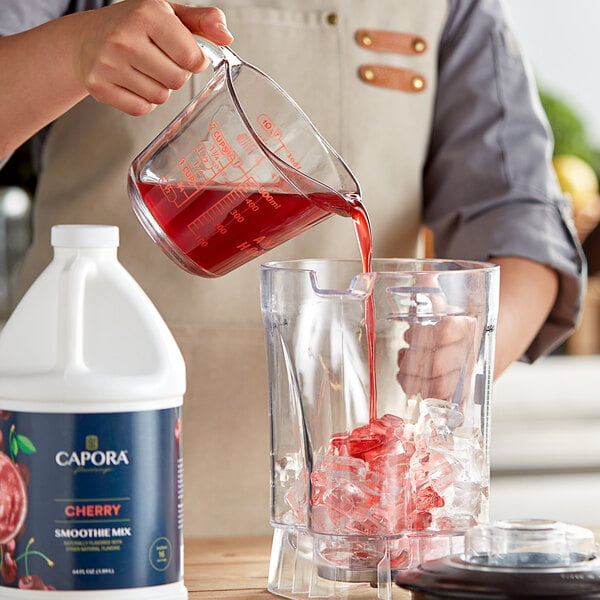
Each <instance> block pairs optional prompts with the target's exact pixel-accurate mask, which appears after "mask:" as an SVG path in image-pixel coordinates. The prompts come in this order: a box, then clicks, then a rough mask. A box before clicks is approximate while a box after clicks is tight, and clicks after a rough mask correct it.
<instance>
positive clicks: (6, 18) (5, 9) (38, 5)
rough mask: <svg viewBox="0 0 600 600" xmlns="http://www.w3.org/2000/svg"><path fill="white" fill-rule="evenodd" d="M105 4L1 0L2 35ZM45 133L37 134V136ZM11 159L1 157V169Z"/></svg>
mask: <svg viewBox="0 0 600 600" xmlns="http://www.w3.org/2000/svg"><path fill="white" fill-rule="evenodd" d="M105 4H106V0H75V1H71V0H1V1H0V37H2V36H6V35H13V34H15V33H21V32H22V31H26V30H28V29H33V28H34V27H38V26H39V25H41V24H42V23H46V22H47V21H51V20H52V19H57V18H59V17H62V16H64V15H65V14H67V13H70V12H80V11H83V10H92V9H94V8H100V7H102V6H104V5H105ZM43 135H44V134H43V133H41V134H37V136H36V137H39V136H41V137H43ZM39 147H40V144H36V149H37V150H39ZM9 159H10V156H4V157H0V169H2V167H3V166H4V165H5V164H6V163H7V162H8V161H9ZM36 162H37V157H36Z"/></svg>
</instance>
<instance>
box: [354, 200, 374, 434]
mask: <svg viewBox="0 0 600 600" xmlns="http://www.w3.org/2000/svg"><path fill="white" fill-rule="evenodd" d="M349 205H350V210H349V214H350V216H351V217H352V220H353V221H354V231H355V232H356V239H357V241H358V249H359V252H360V258H361V263H362V269H363V272H364V273H370V272H371V259H372V257H373V236H372V234H371V224H370V222H369V215H368V214H367V210H366V208H365V206H364V204H363V203H362V202H361V201H360V199H359V198H349ZM365 332H366V337H367V356H368V361H369V423H373V422H374V421H375V420H376V419H377V378H376V373H375V368H376V364H375V341H376V333H375V302H374V301H373V295H372V294H369V296H368V297H367V299H366V301H365Z"/></svg>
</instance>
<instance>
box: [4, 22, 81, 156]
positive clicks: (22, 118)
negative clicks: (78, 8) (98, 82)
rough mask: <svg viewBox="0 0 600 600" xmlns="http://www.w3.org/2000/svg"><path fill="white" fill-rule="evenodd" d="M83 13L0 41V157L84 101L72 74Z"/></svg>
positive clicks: (78, 84) (75, 78) (79, 83)
mask: <svg viewBox="0 0 600 600" xmlns="http://www.w3.org/2000/svg"><path fill="white" fill-rule="evenodd" d="M85 18H86V16H85V15H84V13H81V14H79V15H70V16H68V17H62V18H60V19H56V20H54V21H50V22H48V23H46V24H44V25H41V26H40V27H36V28H35V29H31V30H29V31H25V32H23V33H19V34H16V35H12V36H8V37H4V38H0V62H1V63H2V69H0V131H1V132H2V135H1V138H0V157H3V156H7V155H9V154H10V153H11V152H13V151H14V150H15V149H16V148H18V147H19V146H20V145H21V144H22V143H23V142H25V141H26V140H27V139H29V138H30V137H31V136H32V135H33V134H34V133H36V132H37V131H39V130H40V129H42V128H43V127H44V126H46V125H48V123H50V122H52V121H53V120H54V119H56V118H57V117H59V116H60V115H62V114H63V113H65V112H66V111H67V110H69V109H70V108H71V107H72V106H73V105H75V104H76V103H77V102H79V101H80V100H81V99H83V98H84V97H85V96H86V95H87V90H86V89H85V87H84V85H83V83H82V82H81V81H78V79H77V77H76V75H75V71H74V61H73V57H74V55H75V45H76V43H77V40H78V36H79V35H80V33H79V32H80V31H81V30H82V29H83V22H82V21H83V20H84V19H85Z"/></svg>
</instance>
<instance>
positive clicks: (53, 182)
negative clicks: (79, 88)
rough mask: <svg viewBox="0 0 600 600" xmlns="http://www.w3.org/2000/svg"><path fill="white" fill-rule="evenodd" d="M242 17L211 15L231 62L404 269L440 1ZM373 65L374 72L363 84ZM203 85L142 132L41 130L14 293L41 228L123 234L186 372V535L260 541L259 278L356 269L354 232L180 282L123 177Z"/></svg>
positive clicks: (262, 380) (246, 11) (312, 4)
mask: <svg viewBox="0 0 600 600" xmlns="http://www.w3.org/2000/svg"><path fill="white" fill-rule="evenodd" d="M205 4H206V3H205ZM248 4H250V2H248V0H223V1H222V2H220V3H219V6H220V7H221V8H223V10H224V11H225V13H226V15H227V19H228V24H229V26H230V29H231V30H232V31H233V32H234V34H235V38H236V39H235V42H234V45H233V47H234V49H236V50H237V51H238V53H239V54H240V55H241V56H242V57H244V58H246V59H247V60H248V61H250V62H252V63H254V64H255V65H256V66H258V67H259V68H261V69H263V70H264V71H265V72H267V73H269V74H270V75H271V76H272V77H273V78H274V79H275V80H276V81H277V82H278V83H280V84H281V85H282V87H284V89H286V90H287V91H288V92H289V93H290V94H291V96H293V97H294V98H295V99H296V100H297V102H298V103H299V104H300V106H302V107H303V109H304V110H305V112H306V113H307V114H308V115H309V116H310V118H311V119H312V120H313V122H314V123H315V125H316V126H317V128H318V129H319V130H320V132H321V133H322V134H323V135H324V137H325V138H326V139H327V140H328V141H329V142H330V143H331V144H332V145H333V146H334V147H335V148H336V149H337V150H338V152H339V153H340V154H341V155H342V156H343V157H344V159H345V160H346V162H347V163H348V164H349V166H350V168H351V169H352V170H353V171H354V173H355V175H356V176H357V178H358V180H359V181H360V183H361V186H362V190H363V194H364V201H365V204H366V206H367V208H368V210H369V213H370V216H371V220H372V222H373V229H374V242H375V255H376V256H379V257H384V256H396V257H398V256H410V255H414V253H415V251H416V246H417V238H418V230H419V222H420V203H421V171H422V167H423V163H424V160H425V156H426V151H427V145H428V137H429V129H430V126H431V116H432V107H433V100H434V94H435V83H436V82H435V72H436V62H437V46H438V41H439V37H440V34H441V30H442V27H443V24H444V21H445V17H446V11H447V2H446V0H402V1H400V0H375V1H367V0H297V1H290V0H257V1H256V2H254V3H253V4H255V5H257V6H256V7H255V8H248V7H247V5H248ZM365 28H366V29H367V30H368V31H370V32H373V35H372V36H371V37H369V36H367V37H364V36H363V37H362V38H361V39H360V42H359V40H358V38H357V37H356V32H357V31H359V30H362V29H365ZM378 30H388V31H392V32H404V33H409V34H417V35H418V36H420V38H419V39H421V38H422V40H424V41H425V42H426V49H425V50H424V51H422V50H423V45H422V44H421V45H420V46H419V45H413V46H414V48H416V49H417V50H418V51H419V52H420V53H415V52H413V51H412V50H411V47H409V48H408V52H409V53H408V54H407V53H401V52H381V51H374V50H373V49H371V48H370V47H369V44H373V40H374V41H375V42H376V43H375V44H374V46H375V48H376V49H377V48H378V47H379V43H380V42H381V41H382V40H383V42H384V43H385V42H386V39H387V38H385V36H384V37H383V38H381V39H380V38H379V37H378V35H379V34H378V33H377V31H378ZM405 38H406V36H404V37H403V38H402V39H403V40H405ZM408 39H410V38H408ZM401 41H402V40H401ZM396 42H397V40H396V41H394V40H392V45H394V44H395V43H396ZM401 45H402V44H401ZM369 64H374V65H376V66H375V68H374V69H371V71H369V69H367V68H365V65H369ZM361 67H362V69H361ZM388 67H392V69H391V70H389V69H388ZM378 69H379V70H378ZM403 70H410V71H411V72H412V71H414V72H416V73H418V74H419V77H420V79H419V78H417V83H416V84H415V85H414V89H408V90H405V91H402V90H400V89H396V88H398V87H399V86H400V87H402V86H405V84H406V81H409V83H410V81H412V79H410V78H409V79H408V80H407V78H406V77H405V76H403V75H402V73H404V71H403ZM406 72H407V73H408V71H406ZM359 73H360V74H359ZM373 73H375V76H373ZM390 73H391V76H389V75H390ZM398 73H400V75H402V76H400V77H397V74H398ZM380 74H383V75H382V76H381V77H380ZM211 75H212V73H211V72H210V71H209V72H208V73H205V74H202V75H201V76H199V77H198V78H197V79H196V78H194V79H195V80H194V79H193V80H192V82H191V83H190V84H188V85H187V86H186V88H185V89H183V90H181V91H179V92H177V93H175V94H173V96H172V98H171V99H170V100H169V102H168V103H167V104H166V105H165V106H162V107H159V108H158V109H157V110H156V111H154V112H153V113H152V114H150V115H147V116H145V117H138V118H133V117H129V116H127V115H124V114H122V113H120V112H119V111H117V110H115V109H113V108H111V107H108V106H105V105H102V104H98V103H96V102H95V101H94V100H92V99H89V98H88V99H86V100H84V101H83V102H81V103H80V104H79V105H77V106H76V107H75V108H74V109H72V110H71V111H70V112H69V113H68V114H67V115H65V116H64V117H62V118H61V119H59V120H58V121H57V122H56V123H55V124H54V125H53V126H52V128H51V130H50V134H49V137H48V141H47V144H46V147H45V151H44V156H43V166H44V171H43V173H42V176H41V179H40V182H39V188H38V193H37V197H36V200H35V222H34V227H35V242H34V245H33V247H32V249H31V251H30V253H29V255H28V257H27V259H26V262H25V265H24V269H23V273H22V278H21V282H20V283H21V290H24V289H26V287H27V286H28V285H29V284H30V283H31V282H32V280H33V279H34V278H35V277H36V276H37V274H38V273H39V272H40V271H41V270H42V268H43V267H44V266H45V265H46V264H47V263H48V261H49V260H50V257H51V250H50V245H49V241H50V240H49V231H50V227H51V226H52V225H53V224H57V223H106V224H114V225H118V226H119V227H120V230H121V247H120V250H119V257H120V260H121V262H122V263H123V264H124V265H125V267H126V268H127V269H128V270H129V271H130V272H131V274H132V275H133V276H134V277H135V278H136V280H137V281H138V282H139V283H140V285H141V286H142V287H143V288H144V289H145V290H146V292H147V293H148V294H149V295H150V297H151V298H152V300H153V301H154V303H155V304H156V306H157V307H158V309H159V310H160V312H161V314H162V315H163V317H164V318H165V320H166V321H167V323H168V325H169V327H170V328H171V330H172V331H173V333H174V335H175V336H176V338H177V341H178V343H179V345H180V347H181V349H182V351H183V353H184V356H185V359H186V364H187V371H188V393H187V395H186V400H185V409H184V444H185V446H184V450H185V460H186V495H185V503H186V534H187V535H219V534H238V533H248V534H253V533H261V532H262V533H264V532H267V531H269V529H270V528H269V434H268V431H269V423H268V412H267V404H268V401H267V394H268V389H267V374H266V360H265V343H264V335H263V330H262V322H261V316H260V298H259V265H260V262H261V260H262V261H263V262H264V261H266V260H275V259H283V258H319V257H321V258H339V257H357V256H358V253H357V245H356V240H355V237H354V232H353V227H352V225H351V222H350V220H349V219H344V218H341V217H332V218H330V219H329V220H327V221H325V222H324V223H322V224H321V225H319V226H318V227H316V228H314V229H313V230H312V231H309V232H307V233H305V234H303V235H301V236H299V237H298V238H297V239H295V240H292V241H290V242H288V243H287V244H284V245H283V246H281V247H280V248H277V249H275V250H273V251H271V252H270V253H269V254H267V255H265V256H264V257H263V258H262V259H259V260H255V261H254V262H252V263H250V264H248V265H246V266H245V267H242V268H240V269H238V270H237V271H234V272H233V273H231V274H229V275H227V276H225V277H222V278H220V279H202V278H199V277H194V276H192V275H188V274H187V273H185V272H183V271H182V270H180V269H179V268H178V267H177V266H176V265H175V264H174V263H172V262H171V261H170V260H169V259H168V258H166V257H165V256H163V254H162V252H161V251H160V250H159V248H158V247H157V246H155V245H154V244H153V242H152V241H151V240H150V238H149V237H148V236H147V235H146V233H145V232H144V231H143V229H142V227H141V225H140V224H139V223H138V221H137V219H136V217H135V216H134V214H133V212H132V210H131V208H130V204H129V199H128V197H127V191H126V176H127V169H128V166H129V164H130V162H131V160H132V159H133V158H134V156H135V155H136V154H137V153H138V152H139V151H140V150H141V149H142V148H143V147H145V146H146V144H147V143H148V142H149V141H150V140H151V139H152V138H153V137H154V136H155V135H156V134H157V133H158V132H159V131H160V130H161V129H162V128H163V127H164V126H165V125H166V124H167V123H168V122H169V121H170V120H171V119H172V118H173V117H174V116H175V115H176V114H177V113H178V112H179V110H180V109H181V108H182V107H183V106H184V105H185V104H187V102H188V101H189V100H190V99H191V98H192V96H193V94H194V93H195V92H197V91H198V90H199V89H200V88H201V87H202V86H203V85H204V83H203V81H206V80H207V79H208V78H209V77H210V76H211ZM382 82H383V84H384V87H381V83H382ZM386 82H387V83H389V84H390V86H391V87H385V84H386ZM423 83H425V87H424V89H421V88H422V87H423V85H422V84H423ZM409 88H410V85H409Z"/></svg>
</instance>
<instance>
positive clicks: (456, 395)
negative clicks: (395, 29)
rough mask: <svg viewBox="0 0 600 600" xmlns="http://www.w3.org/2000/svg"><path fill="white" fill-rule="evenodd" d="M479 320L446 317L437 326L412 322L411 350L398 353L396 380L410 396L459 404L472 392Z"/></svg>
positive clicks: (408, 333) (406, 336) (407, 335)
mask: <svg viewBox="0 0 600 600" xmlns="http://www.w3.org/2000/svg"><path fill="white" fill-rule="evenodd" d="M476 327H477V320H476V319H475V318H474V317H468V316H464V315H457V316H453V315H450V316H443V317H440V318H439V320H438V321H437V322H436V323H434V324H420V323H411V325H409V327H408V329H407V330H406V332H405V334H404V341H405V342H406V343H407V344H408V347H406V348H402V349H401V350H400V351H399V352H398V373H397V379H398V382H399V383H400V385H401V386H402V389H403V390H404V393H405V394H406V395H407V396H409V397H414V396H417V395H420V396H421V397H422V398H438V399H440V400H448V401H454V402H460V401H461V399H463V398H465V396H466V394H468V393H469V391H470V387H471V375H472V372H473V367H474V364H475V334H476Z"/></svg>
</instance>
